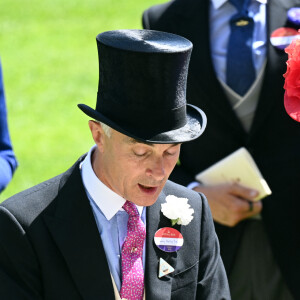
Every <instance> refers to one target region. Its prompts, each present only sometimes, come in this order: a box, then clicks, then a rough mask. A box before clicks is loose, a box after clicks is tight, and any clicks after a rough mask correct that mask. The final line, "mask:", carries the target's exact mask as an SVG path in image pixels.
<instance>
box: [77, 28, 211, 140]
mask: <svg viewBox="0 0 300 300" xmlns="http://www.w3.org/2000/svg"><path fill="white" fill-rule="evenodd" d="M96 40H97V45H98V55H99V86H98V96H97V104H96V109H95V110H94V109H92V108H91V107H89V106H87V105H85V104H79V105H78V106H79V108H80V109H81V110H82V111H83V112H84V113H85V114H87V115H88V116H90V117H92V118H94V119H96V120H98V121H101V122H103V123H105V124H106V125H108V126H110V127H112V128H113V129H115V130H117V131H119V132H121V133H123V134H125V135H127V136H130V137H132V138H134V139H137V140H140V141H144V142H150V143H159V144H169V143H182V142H186V141H190V140H193V139H196V138H197V137H199V136H200V135H201V134H202V132H203V131H204V129H205V126H206V116H205V114H204V113H203V112H202V111H201V110H200V109H199V108H197V107H195V106H192V105H187V104H186V80H187V73H188V65H189V59H190V55H191V52H192V43H191V42H190V41H189V40H187V39H185V38H183V37H181V36H178V35H175V34H171V33H165V32H159V31H153V30H115V31H107V32H103V33H101V34H99V35H98V36H97V38H96Z"/></svg>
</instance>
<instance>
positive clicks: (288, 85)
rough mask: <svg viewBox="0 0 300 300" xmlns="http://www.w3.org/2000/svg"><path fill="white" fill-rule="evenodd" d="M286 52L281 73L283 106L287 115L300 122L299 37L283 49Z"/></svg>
mask: <svg viewBox="0 0 300 300" xmlns="http://www.w3.org/2000/svg"><path fill="white" fill-rule="evenodd" d="M285 52H286V53H287V54H288V60H287V62H286V64H287V70H286V73H285V74H284V75H283V76H284V78H285V83H284V89H285V94H284V107H285V110H286V112H287V113H288V115H289V116H290V117H291V118H293V119H294V120H296V121H298V122H300V39H295V40H293V41H292V43H291V44H290V45H289V46H288V47H287V48H286V49H285Z"/></svg>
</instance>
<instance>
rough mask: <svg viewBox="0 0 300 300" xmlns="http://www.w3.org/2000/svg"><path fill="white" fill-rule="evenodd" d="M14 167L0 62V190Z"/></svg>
mask: <svg viewBox="0 0 300 300" xmlns="http://www.w3.org/2000/svg"><path fill="white" fill-rule="evenodd" d="M16 168H17V160H16V157H15V154H14V152H13V148H12V145H11V141H10V136H9V132H8V124H7V111H6V103H5V96H4V88H3V79H2V69H1V64H0V192H1V191H2V190H4V188H5V187H6V186H7V184H8V183H9V182H10V180H11V178H12V176H13V173H14V171H15V169H16Z"/></svg>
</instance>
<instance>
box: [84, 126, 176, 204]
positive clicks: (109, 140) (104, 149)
mask: <svg viewBox="0 0 300 300" xmlns="http://www.w3.org/2000/svg"><path fill="white" fill-rule="evenodd" d="M90 129H91V131H92V134H93V137H94V140H95V142H96V144H97V149H96V151H95V152H94V155H93V159H92V160H93V162H92V164H93V169H94V171H95V173H96V175H97V176H98V178H99V179H100V180H101V181H102V182H103V183H104V184H105V185H107V186H108V187H109V188H110V189H111V190H113V191H114V192H115V193H117V194H119V195H120V196H122V197H123V198H124V199H126V200H129V201H131V202H133V203H135V204H137V205H141V206H149V205H152V204H153V203H154V202H155V201H156V200H157V198H158V195H159V194H160V192H161V190H162V188H163V186H164V184H165V183H166V181H167V179H168V177H169V175H170V173H171V172H172V170H173V168H174V167H175V164H176V162H177V160H178V157H179V152H180V144H145V143H141V142H138V141H136V140H134V139H132V138H130V137H128V136H126V135H124V134H121V133H119V132H117V131H115V130H112V134H111V137H107V136H106V135H105V134H104V132H103V129H102V127H101V125H99V124H98V123H96V122H93V121H90Z"/></svg>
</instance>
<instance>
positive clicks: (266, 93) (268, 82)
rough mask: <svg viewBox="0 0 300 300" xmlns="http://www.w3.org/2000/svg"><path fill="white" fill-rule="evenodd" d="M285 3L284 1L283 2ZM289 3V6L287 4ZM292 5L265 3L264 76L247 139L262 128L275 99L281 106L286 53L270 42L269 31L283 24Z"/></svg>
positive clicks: (274, 2)
mask: <svg viewBox="0 0 300 300" xmlns="http://www.w3.org/2000/svg"><path fill="white" fill-rule="evenodd" d="M284 3H285V2H284ZM289 5H290V6H289ZM290 7H292V3H288V1H287V2H286V3H285V7H284V6H283V5H281V2H280V1H275V0H273V1H272V0H271V1H268V5H267V20H268V28H267V40H268V41H267V66H266V71H265V76H264V83H263V88H262V91H261V94H260V99H259V102H258V105H257V109H256V113H255V117H254V120H253V123H252V127H251V130H250V133H249V139H251V138H252V137H254V135H255V133H257V132H258V129H260V128H262V126H263V123H264V121H265V120H266V118H267V117H268V115H269V114H270V113H271V111H272V108H273V107H274V105H275V104H276V101H275V100H276V99H279V100H280V101H281V103H279V104H278V103H277V105H281V106H282V109H284V108H283V84H284V80H283V74H284V73H285V71H286V64H285V61H286V59H287V55H286V54H285V52H284V51H283V50H278V49H276V48H275V47H273V46H272V44H271V43H270V38H269V37H270V35H271V33H272V32H273V31H274V30H275V29H277V28H279V27H283V26H285V23H286V18H287V16H286V14H287V10H288V9H289V8H290ZM278 95H282V97H278Z"/></svg>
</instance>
